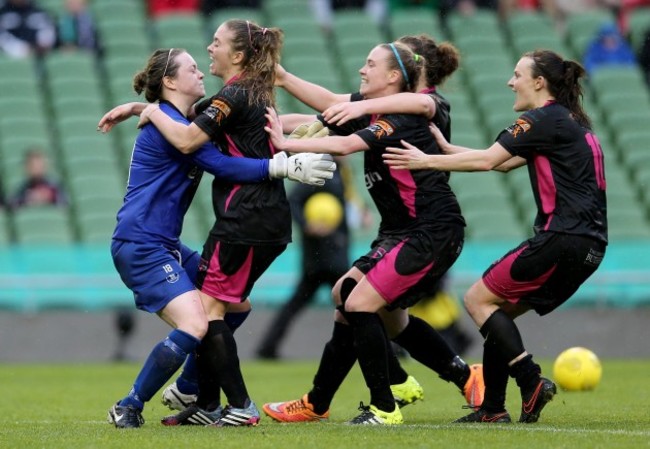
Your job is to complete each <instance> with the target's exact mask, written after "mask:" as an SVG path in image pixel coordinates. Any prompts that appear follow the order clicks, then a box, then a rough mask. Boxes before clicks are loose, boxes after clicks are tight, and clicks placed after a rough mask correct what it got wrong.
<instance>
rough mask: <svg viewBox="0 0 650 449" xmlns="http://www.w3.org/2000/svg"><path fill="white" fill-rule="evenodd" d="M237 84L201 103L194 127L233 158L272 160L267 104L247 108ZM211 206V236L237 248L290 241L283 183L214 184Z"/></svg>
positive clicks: (246, 94)
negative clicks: (214, 216) (267, 125)
mask: <svg viewBox="0 0 650 449" xmlns="http://www.w3.org/2000/svg"><path fill="white" fill-rule="evenodd" d="M248 100H249V92H248V90H247V89H245V88H244V87H242V86H241V85H240V84H238V83H237V82H236V81H235V82H231V83H228V84H226V85H225V86H224V87H223V88H222V89H221V90H220V91H219V92H218V93H217V94H216V95H214V96H213V97H211V98H209V99H206V100H204V101H202V102H201V103H199V104H198V105H197V107H196V110H197V113H198V116H197V117H196V119H195V120H194V123H196V125H197V126H198V127H199V128H201V129H202V130H203V131H205V132H206V133H207V134H208V135H209V136H210V137H211V139H212V141H213V142H215V143H216V144H217V146H218V147H219V148H221V150H222V151H223V152H224V153H226V154H228V155H230V156H232V157H249V158H257V159H270V158H272V157H273V154H274V153H275V150H274V148H273V147H272V145H271V143H270V141H269V137H268V134H267V133H266V131H264V126H265V125H266V118H265V117H264V114H265V113H266V109H265V108H266V106H267V105H266V104H255V105H250V104H249V101H248ZM212 204H213V208H214V211H215V215H216V217H217V220H216V222H215V224H214V226H213V227H212V230H211V231H210V233H211V234H212V235H214V236H215V237H216V238H217V239H219V240H222V241H225V242H228V243H236V244H246V245H260V244H263V245H267V244H268V245H275V244H285V243H289V242H290V241H291V213H290V209H289V202H288V200H287V196H286V192H285V189H284V182H283V180H282V179H272V180H269V181H268V182H263V183H259V184H234V183H231V182H225V181H222V180H218V179H215V180H214V181H213V183H212Z"/></svg>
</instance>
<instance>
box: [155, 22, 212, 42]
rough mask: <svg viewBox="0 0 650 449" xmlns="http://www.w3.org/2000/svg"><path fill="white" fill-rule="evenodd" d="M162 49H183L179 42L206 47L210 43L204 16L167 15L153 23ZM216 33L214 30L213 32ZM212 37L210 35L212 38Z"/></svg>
mask: <svg viewBox="0 0 650 449" xmlns="http://www.w3.org/2000/svg"><path fill="white" fill-rule="evenodd" d="M153 25H154V29H155V31H156V35H157V42H158V45H159V46H160V47H183V48H184V45H187V44H184V45H181V44H179V42H184V43H187V42H192V43H196V44H195V45H204V46H207V44H208V43H209V42H210V40H212V39H209V40H208V33H207V31H206V27H205V21H204V19H203V16H202V15H201V14H199V13H196V14H167V15H164V16H160V17H158V18H156V19H155V20H154V22H153ZM212 33H214V30H213V31H212ZM211 36H212V35H211V34H210V37H211Z"/></svg>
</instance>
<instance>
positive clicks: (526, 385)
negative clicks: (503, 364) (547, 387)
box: [510, 354, 542, 392]
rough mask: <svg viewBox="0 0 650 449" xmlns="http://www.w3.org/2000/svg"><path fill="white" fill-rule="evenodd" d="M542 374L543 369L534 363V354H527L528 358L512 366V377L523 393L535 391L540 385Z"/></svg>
mask: <svg viewBox="0 0 650 449" xmlns="http://www.w3.org/2000/svg"><path fill="white" fill-rule="evenodd" d="M541 374H542V369H541V368H540V366H539V365H538V364H537V363H535V362H533V355H532V354H527V355H526V357H524V358H523V359H521V360H518V361H517V363H513V364H512V366H510V375H511V376H512V377H514V379H515V380H516V381H517V386H518V387H519V388H520V389H521V391H522V392H530V391H532V390H534V389H535V388H536V387H537V384H538V383H539V379H540V376H541Z"/></svg>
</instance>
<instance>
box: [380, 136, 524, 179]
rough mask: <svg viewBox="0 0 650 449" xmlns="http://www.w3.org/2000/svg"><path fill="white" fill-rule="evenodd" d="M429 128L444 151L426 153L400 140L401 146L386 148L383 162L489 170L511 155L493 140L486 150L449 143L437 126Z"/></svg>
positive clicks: (419, 167) (398, 165)
mask: <svg viewBox="0 0 650 449" xmlns="http://www.w3.org/2000/svg"><path fill="white" fill-rule="evenodd" d="M431 132H432V133H433V135H434V137H435V138H436V141H437V142H438V146H439V147H440V149H441V150H442V152H443V153H445V154H444V155H440V154H425V153H423V152H422V151H420V150H419V149H418V148H417V147H416V146H414V145H411V144H410V143H408V142H405V141H404V140H402V145H404V148H395V147H388V148H386V150H387V153H385V154H383V155H382V157H383V158H384V162H385V163H386V164H387V165H389V166H390V167H391V168H395V169H399V170H422V169H427V168H428V169H434V170H441V171H488V170H493V169H495V168H496V167H499V166H500V165H501V164H503V163H504V162H506V161H508V160H510V159H512V158H513V156H512V154H510V152H509V151H508V150H506V149H505V148H504V147H503V145H501V144H500V143H499V142H495V143H494V144H492V146H491V147H490V148H488V149H486V150H476V149H472V148H467V147H462V146H459V145H452V144H451V143H449V142H447V140H446V139H445V137H444V136H443V135H442V133H441V132H440V130H439V129H438V128H437V127H436V126H433V125H432V126H431Z"/></svg>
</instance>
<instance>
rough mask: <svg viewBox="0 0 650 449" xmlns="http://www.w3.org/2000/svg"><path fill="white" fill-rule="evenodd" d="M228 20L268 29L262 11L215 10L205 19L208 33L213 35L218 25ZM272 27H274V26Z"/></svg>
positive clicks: (255, 9) (246, 9)
mask: <svg viewBox="0 0 650 449" xmlns="http://www.w3.org/2000/svg"><path fill="white" fill-rule="evenodd" d="M230 19H242V20H250V21H251V22H255V23H257V24H258V25H259V26H263V27H264V26H266V27H268V26H269V24H268V22H267V20H266V17H265V15H264V13H263V11H262V10H260V9H257V8H223V9H217V10H216V11H214V12H213V13H212V15H211V16H208V17H207V25H208V33H210V34H214V32H215V31H217V28H219V25H221V24H222V23H224V22H226V21H228V20H230ZM273 26H276V25H275V24H274V25H273Z"/></svg>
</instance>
